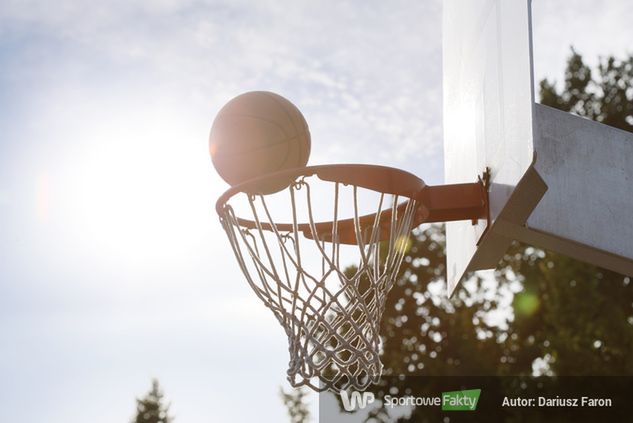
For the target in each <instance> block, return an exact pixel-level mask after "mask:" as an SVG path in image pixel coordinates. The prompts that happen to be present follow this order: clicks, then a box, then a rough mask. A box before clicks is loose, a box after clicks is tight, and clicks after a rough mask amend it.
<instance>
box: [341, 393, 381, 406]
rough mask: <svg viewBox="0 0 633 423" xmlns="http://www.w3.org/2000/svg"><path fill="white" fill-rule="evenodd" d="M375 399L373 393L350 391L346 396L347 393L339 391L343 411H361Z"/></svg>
mask: <svg viewBox="0 0 633 423" xmlns="http://www.w3.org/2000/svg"><path fill="white" fill-rule="evenodd" d="M375 399H376V397H374V393H373V392H357V391H352V393H351V394H348V393H347V391H341V401H342V402H343V408H344V409H345V411H354V410H356V408H360V409H361V410H362V409H363V408H365V407H367V405H369V404H371V403H373V402H374V400H375Z"/></svg>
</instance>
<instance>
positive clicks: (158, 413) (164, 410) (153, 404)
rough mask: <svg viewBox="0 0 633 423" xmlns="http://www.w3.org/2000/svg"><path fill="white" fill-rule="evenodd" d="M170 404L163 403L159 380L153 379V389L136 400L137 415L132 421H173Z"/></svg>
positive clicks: (157, 422) (158, 422) (147, 422)
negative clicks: (170, 414)
mask: <svg viewBox="0 0 633 423" xmlns="http://www.w3.org/2000/svg"><path fill="white" fill-rule="evenodd" d="M173 421H174V419H173V418H172V417H171V416H169V404H168V405H164V404H163V392H162V391H161V389H160V386H159V384H158V380H156V379H154V380H152V389H151V390H150V391H149V392H148V393H147V395H145V397H143V398H141V399H137V400H136V417H135V418H134V419H133V420H132V423H172V422H173Z"/></svg>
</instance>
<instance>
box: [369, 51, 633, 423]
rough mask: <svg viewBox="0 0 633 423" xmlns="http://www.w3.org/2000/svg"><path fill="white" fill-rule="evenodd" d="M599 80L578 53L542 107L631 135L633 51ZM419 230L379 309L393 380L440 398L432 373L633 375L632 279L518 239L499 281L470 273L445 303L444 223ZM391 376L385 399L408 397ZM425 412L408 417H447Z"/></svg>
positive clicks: (543, 89) (545, 90) (604, 64)
mask: <svg viewBox="0 0 633 423" xmlns="http://www.w3.org/2000/svg"><path fill="white" fill-rule="evenodd" d="M593 75H594V73H592V71H591V69H590V68H589V67H588V66H587V65H586V64H585V63H584V62H583V60H582V57H581V56H580V55H579V54H578V53H577V52H575V51H574V50H572V54H571V56H570V58H569V61H568V63H567V68H566V72H565V81H564V88H563V89H562V91H560V92H559V91H558V90H557V89H556V85H555V84H554V83H551V82H549V81H547V80H544V81H542V82H541V84H540V93H541V98H542V102H543V104H546V105H549V106H552V107H556V108H559V109H561V110H565V111H571V112H573V113H577V114H579V115H581V116H585V117H588V118H591V119H595V120H598V121H600V122H603V123H606V124H609V125H613V126H616V127H618V128H621V129H624V130H629V131H633V102H632V98H633V80H632V78H633V57H630V58H627V59H626V60H616V59H615V58H613V57H609V58H607V59H602V60H600V63H599V65H598V68H597V75H598V77H597V78H595V79H594V78H593ZM413 237H414V239H413V243H412V246H411V248H410V250H409V251H408V252H407V255H406V256H405V259H404V262H403V265H402V269H401V273H400V275H399V278H398V281H397V283H396V285H395V286H394V288H393V289H392V291H391V293H390V294H389V297H388V302H387V304H386V306H385V311H384V315H383V320H382V328H381V333H382V336H383V338H384V339H383V340H384V352H383V356H382V359H383V363H384V365H385V371H384V374H385V376H389V375H419V376H421V377H420V378H414V379H407V381H406V384H411V383H414V384H416V383H417V384H419V385H420V386H418V387H417V389H416V391H417V392H429V393H432V394H437V392H438V389H437V386H434V385H433V378H432V377H434V376H451V375H458V376H468V375H471V376H478V375H490V376H503V375H526V376H529V375H540V374H545V375H578V376H581V375H583V376H588V375H625V374H629V375H630V374H633V283H631V279H630V278H629V277H626V276H623V275H620V274H617V273H615V272H612V271H608V270H605V269H601V268H599V267H596V266H593V265H590V264H587V263H583V262H579V261H576V260H574V259H571V258H569V257H566V256H563V255H560V254H557V253H554V252H550V251H543V250H541V249H538V248H534V247H530V246H526V245H523V244H519V243H516V244H514V245H513V246H512V247H511V248H510V249H509V251H508V252H507V253H506V255H505V257H504V259H503V261H502V262H501V263H500V265H499V267H498V269H497V270H496V271H495V272H494V277H490V278H483V279H482V278H478V277H475V276H472V277H471V278H470V279H469V280H468V281H466V282H465V283H463V284H462V285H461V286H460V287H459V288H458V289H457V290H456V292H455V293H454V294H453V297H452V298H451V299H448V298H446V282H445V279H444V277H445V276H444V275H445V255H444V254H445V250H444V230H443V228H442V227H441V226H438V225H432V226H428V227H426V228H423V229H418V230H416V231H415V232H414V235H413ZM383 381H384V382H383V383H384V385H383V386H378V387H376V391H377V394H378V395H381V394H382V395H384V394H385V393H386V392H381V391H384V390H385V389H387V388H389V389H394V388H395V389H397V390H398V392H399V393H405V392H407V389H408V387H407V385H406V384H405V383H404V382H403V383H402V386H398V379H397V378H389V377H387V378H383ZM409 388H410V386H409ZM392 393H393V391H392ZM429 410H430V409H429V408H426V409H424V410H422V409H419V410H418V409H416V410H414V411H413V414H412V415H411V416H410V417H409V418H403V419H401V420H400V421H416V422H422V421H436V420H435V419H436V418H437V419H439V418H441V417H440V416H439V415H438V416H431V415H429V413H430V412H432V411H429ZM374 415H375V416H376V417H378V418H380V417H381V416H382V418H384V411H381V410H378V409H377V410H375V412H374ZM385 421H388V420H386V418H385ZM437 421H439V420H437Z"/></svg>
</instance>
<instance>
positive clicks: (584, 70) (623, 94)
mask: <svg viewBox="0 0 633 423" xmlns="http://www.w3.org/2000/svg"><path fill="white" fill-rule="evenodd" d="M597 71H598V72H597V73H598V76H597V78H595V79H594V78H593V75H594V72H592V71H591V68H590V67H589V66H587V65H586V64H585V63H584V62H583V60H582V56H581V55H580V54H578V53H577V52H576V51H575V50H574V49H572V51H571V56H570V57H569V59H568V61H567V69H566V71H565V81H564V86H563V88H562V90H561V91H560V92H559V91H558V90H557V89H556V84H555V83H553V82H550V81H549V80H547V79H544V80H542V81H541V83H540V94H541V103H542V104H545V105H547V106H551V107H555V108H557V109H560V110H564V111H569V112H572V113H576V114H578V115H580V116H584V117H587V118H589V119H593V120H596V121H598V122H602V123H604V124H606V125H610V126H615V127H616V128H620V129H624V130H625V131H630V132H633V56H631V57H628V58H626V59H624V60H619V59H616V58H615V57H612V56H611V57H608V58H606V59H600V60H599V63H598V68H597Z"/></svg>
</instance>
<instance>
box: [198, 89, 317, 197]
mask: <svg viewBox="0 0 633 423" xmlns="http://www.w3.org/2000/svg"><path fill="white" fill-rule="evenodd" d="M209 152H210V153H211V161H212V162H213V166H214V167H215V169H216V170H217V172H218V173H219V174H220V176H221V177H222V179H224V180H225V181H226V182H228V183H229V184H230V185H231V186H235V185H238V184H240V183H242V182H245V181H248V180H250V179H253V178H257V177H259V176H264V175H266V174H269V173H273V172H278V171H281V170H285V169H291V168H295V167H303V166H305V165H306V164H307V163H308V156H309V155H310V132H309V130H308V124H307V123H306V121H305V119H304V117H303V115H302V114H301V112H300V111H299V109H297V107H296V106H295V105H294V104H292V103H291V102H290V101H288V100H286V99H285V98H284V97H282V96H280V95H277V94H274V93H271V92H266V91H253V92H248V93H245V94H241V95H239V96H237V97H235V98H234V99H232V100H231V101H229V102H228V103H227V104H226V105H225V106H224V107H222V109H221V110H220V111H219V112H218V115H217V116H216V118H215V120H214V121H213V126H212V127H211V134H210V136H209ZM291 182H292V179H290V180H288V178H273V179H268V180H266V181H262V182H261V183H258V184H257V185H256V191H257V192H256V193H257V194H271V193H274V192H277V191H281V190H282V189H284V188H286V187H287V186H288V185H290V183H291Z"/></svg>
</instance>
